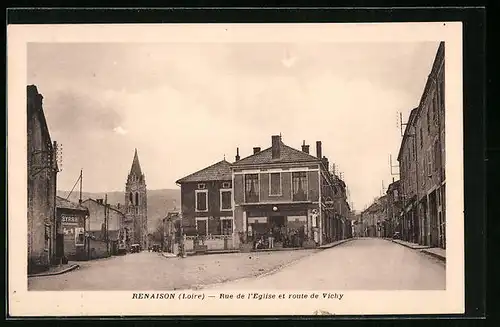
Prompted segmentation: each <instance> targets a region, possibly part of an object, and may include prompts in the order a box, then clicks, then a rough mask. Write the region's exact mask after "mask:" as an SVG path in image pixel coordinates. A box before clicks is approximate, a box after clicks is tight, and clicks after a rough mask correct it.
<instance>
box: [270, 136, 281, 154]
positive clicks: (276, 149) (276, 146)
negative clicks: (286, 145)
mask: <svg viewBox="0 0 500 327" xmlns="http://www.w3.org/2000/svg"><path fill="white" fill-rule="evenodd" d="M280 142H281V136H279V135H273V136H272V158H273V159H279V158H280V155H281V149H280V148H281V145H280Z"/></svg>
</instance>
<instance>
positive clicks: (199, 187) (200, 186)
mask: <svg viewBox="0 0 500 327" xmlns="http://www.w3.org/2000/svg"><path fill="white" fill-rule="evenodd" d="M206 188H207V185H206V184H205V183H198V189H199V190H204V189H206Z"/></svg>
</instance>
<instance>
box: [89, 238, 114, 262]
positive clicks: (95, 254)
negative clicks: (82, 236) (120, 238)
mask: <svg viewBox="0 0 500 327" xmlns="http://www.w3.org/2000/svg"><path fill="white" fill-rule="evenodd" d="M89 245H90V246H89V247H90V251H89V254H90V257H89V260H93V259H100V258H107V257H109V256H110V253H108V248H107V246H106V242H104V241H100V240H92V239H91V240H90V242H89ZM109 251H110V252H111V245H110V248H109Z"/></svg>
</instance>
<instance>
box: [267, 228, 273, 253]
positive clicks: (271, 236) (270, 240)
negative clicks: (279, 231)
mask: <svg viewBox="0 0 500 327" xmlns="http://www.w3.org/2000/svg"><path fill="white" fill-rule="evenodd" d="M268 242H269V248H270V249H272V248H273V247H274V236H273V230H272V229H270V230H269V236H268Z"/></svg>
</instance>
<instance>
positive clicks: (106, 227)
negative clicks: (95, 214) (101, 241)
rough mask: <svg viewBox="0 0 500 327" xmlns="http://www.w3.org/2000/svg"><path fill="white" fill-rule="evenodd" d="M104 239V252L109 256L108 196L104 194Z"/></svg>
mask: <svg viewBox="0 0 500 327" xmlns="http://www.w3.org/2000/svg"><path fill="white" fill-rule="evenodd" d="M104 199H105V200H104V235H105V236H104V237H105V240H106V250H107V252H108V255H109V237H108V228H109V225H108V221H109V217H108V214H109V212H108V194H107V193H106V195H105V197H104Z"/></svg>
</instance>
